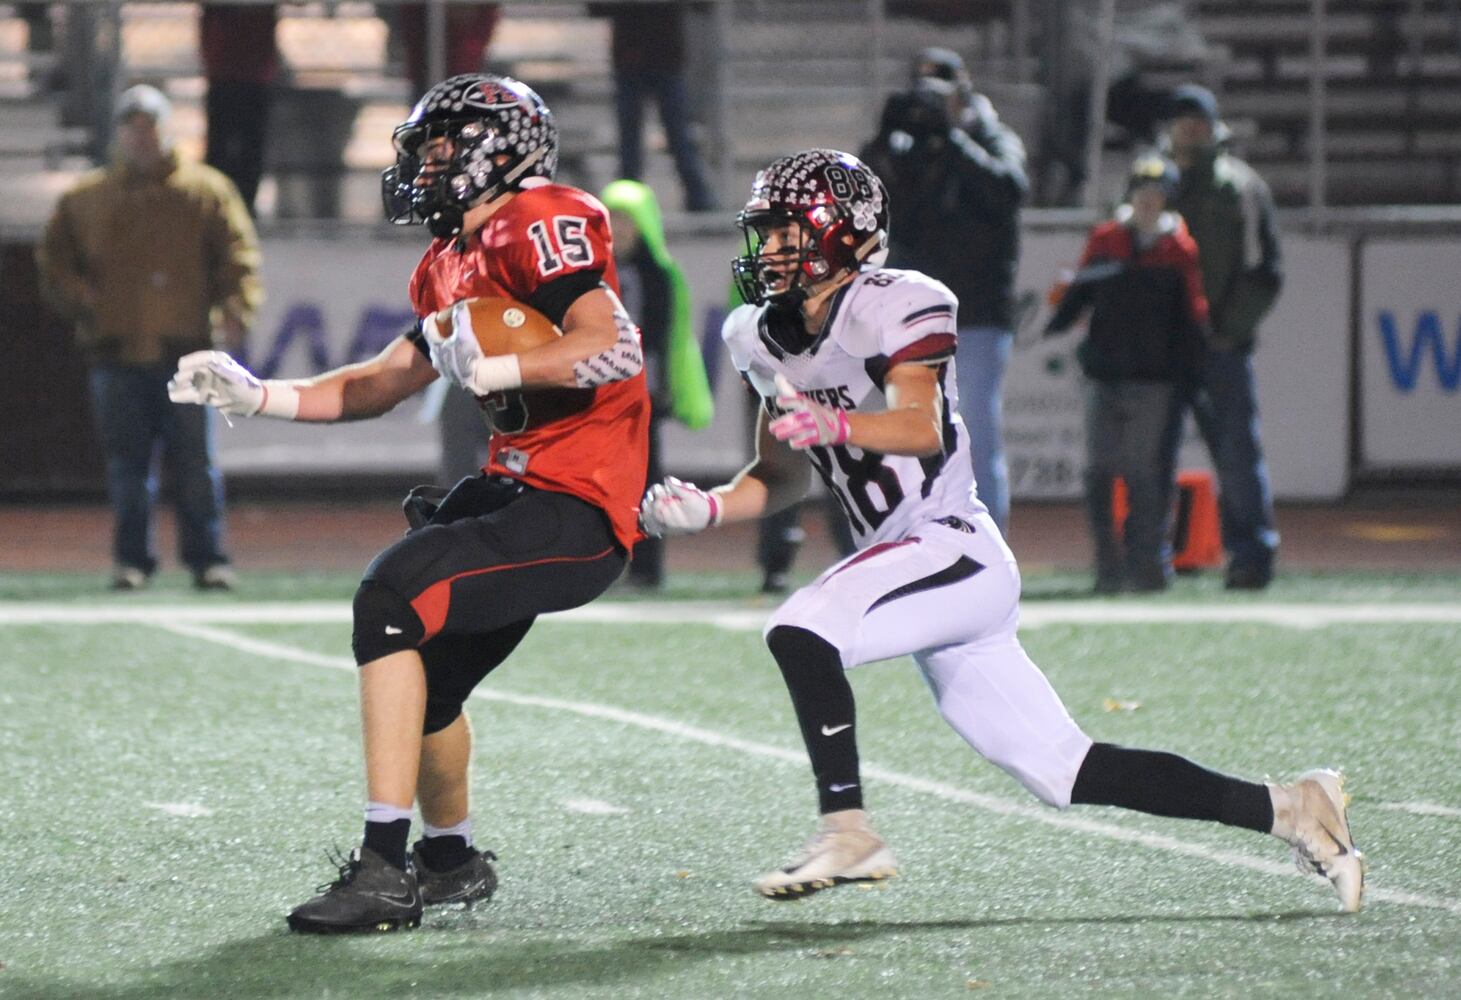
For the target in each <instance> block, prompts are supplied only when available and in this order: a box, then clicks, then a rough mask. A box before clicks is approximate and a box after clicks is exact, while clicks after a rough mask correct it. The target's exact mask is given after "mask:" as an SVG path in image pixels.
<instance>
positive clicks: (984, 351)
mask: <svg viewBox="0 0 1461 1000" xmlns="http://www.w3.org/2000/svg"><path fill="white" fill-rule="evenodd" d="M1012 340H1014V334H1013V333H1012V332H1011V331H1009V330H1005V329H1002V328H1000V327H997V326H965V327H960V328H959V347H958V353H957V354H956V356H955V358H954V368H955V370H956V371H957V372H958V377H959V415H960V416H962V417H963V418H964V426H966V427H968V428H969V444H970V451H971V452H972V453H973V456H974V483H975V487H976V488H977V491H978V494H979V499H980V500H981V501H983V503H984V506H986V507H988V508H989V514H990V516H991V517H993V518H994V523H995V524H997V525H999V530H1000V531H1001V532H1005V533H1008V531H1009V519H1010V482H1009V479H1010V477H1009V466H1008V465H1007V464H1006V462H1005V458H1004V413H1003V408H1004V372H1005V369H1006V368H1008V367H1009V362H1010V342H1011V341H1012Z"/></svg>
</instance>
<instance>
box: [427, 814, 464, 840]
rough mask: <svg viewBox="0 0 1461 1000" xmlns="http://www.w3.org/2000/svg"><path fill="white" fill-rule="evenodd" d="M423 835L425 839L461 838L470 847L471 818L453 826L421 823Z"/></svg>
mask: <svg viewBox="0 0 1461 1000" xmlns="http://www.w3.org/2000/svg"><path fill="white" fill-rule="evenodd" d="M422 825H423V827H424V830H423V833H424V835H425V836H427V837H461V838H462V839H463V840H465V841H466V842H467V846H468V847H471V846H472V817H470V816H468V817H467V818H466V819H464V820H462V821H461V822H460V823H458V824H456V825H455V826H432V825H431V824H430V823H423V824H422Z"/></svg>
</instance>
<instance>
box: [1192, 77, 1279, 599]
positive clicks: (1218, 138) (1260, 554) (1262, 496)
mask: <svg viewBox="0 0 1461 1000" xmlns="http://www.w3.org/2000/svg"><path fill="white" fill-rule="evenodd" d="M1171 115H1172V121H1171V124H1170V125H1169V127H1168V131H1167V143H1168V146H1169V148H1170V150H1171V154H1172V159H1174V160H1175V161H1176V162H1177V166H1178V167H1179V168H1180V169H1181V171H1182V182H1181V185H1180V187H1179V188H1178V190H1177V194H1176V197H1175V198H1173V200H1172V208H1173V209H1174V210H1176V211H1177V212H1180V213H1181V214H1182V217H1183V218H1184V219H1186V220H1187V225H1188V227H1189V228H1190V229H1191V231H1192V238H1193V239H1194V240H1196V241H1197V249H1198V251H1199V253H1200V254H1201V263H1202V283H1203V287H1204V288H1205V289H1206V290H1207V294H1208V300H1209V302H1210V303H1211V305H1212V342H1211V345H1210V350H1209V351H1208V354H1207V359H1206V362H1205V363H1204V365H1203V369H1202V371H1203V375H1202V383H1201V385H1200V386H1199V387H1198V390H1197V391H1196V392H1195V393H1194V394H1193V395H1192V399H1191V403H1192V413H1193V416H1194V417H1195V418H1196V420H1197V429H1198V430H1199V431H1200V432H1201V433H1202V437H1203V440H1204V441H1206V442H1207V449H1208V451H1209V452H1210V453H1211V454H1212V463H1213V466H1214V468H1216V470H1217V476H1218V506H1219V512H1220V516H1221V520H1222V533H1223V548H1224V549H1226V550H1227V553H1228V567H1227V586H1228V587H1229V588H1231V589H1240V590H1259V589H1262V588H1264V587H1266V586H1268V583H1269V581H1270V580H1272V579H1273V562H1274V557H1275V555H1276V554H1277V552H1278V529H1277V525H1276V522H1275V520H1274V516H1273V492H1272V490H1271V489H1270V487H1269V484H1268V466H1267V465H1266V464H1265V462H1264V461H1263V445H1262V444H1261V443H1260V442H1259V438H1258V386H1257V383H1256V381H1255V379H1254V375H1253V348H1254V347H1255V346H1256V345H1257V341H1258V324H1259V322H1260V321H1261V320H1262V319H1263V316H1264V314H1266V313H1267V312H1268V310H1269V309H1271V308H1272V307H1273V303H1274V301H1275V300H1276V299H1277V298H1278V293H1279V289H1280V288H1281V287H1282V285H1283V269H1282V262H1281V260H1280V254H1279V245H1278V227H1277V226H1276V225H1275V223H1274V217H1273V198H1272V196H1270V194H1269V192H1268V185H1267V184H1265V183H1263V179H1262V178H1261V177H1259V176H1258V175H1257V174H1256V173H1254V171H1253V168H1252V167H1250V166H1248V164H1246V163H1244V162H1243V161H1242V160H1240V159H1238V158H1237V157H1236V156H1233V155H1232V154H1230V153H1228V152H1227V151H1226V149H1225V148H1224V146H1225V140H1226V135H1227V129H1226V128H1225V127H1224V126H1223V125H1222V123H1221V122H1220V121H1219V120H1218V106H1217V99H1216V98H1215V97H1213V95H1212V92H1211V91H1209V90H1207V89H1206V88H1204V87H1199V86H1196V85H1194V84H1189V85H1187V86H1183V87H1179V88H1177V90H1176V91H1175V92H1174V94H1173V99H1172V105H1171ZM1179 419H1180V417H1179Z"/></svg>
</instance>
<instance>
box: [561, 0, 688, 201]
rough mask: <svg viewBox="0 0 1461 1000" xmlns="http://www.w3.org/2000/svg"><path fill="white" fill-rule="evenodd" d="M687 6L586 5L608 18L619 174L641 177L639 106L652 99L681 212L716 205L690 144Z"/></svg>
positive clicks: (595, 14)
mask: <svg viewBox="0 0 1461 1000" xmlns="http://www.w3.org/2000/svg"><path fill="white" fill-rule="evenodd" d="M688 7H689V4H687V3H684V2H670V3H645V2H643V0H639V2H636V3H591V4H589V6H588V12H589V15H590V16H592V17H607V18H608V19H609V26H610V32H611V34H612V41H611V43H610V49H611V55H612V58H613V63H614V109H615V112H616V114H617V116H618V119H619V176H620V177H624V178H628V179H629V180H639V179H641V178H642V177H643V176H644V135H643V132H644V103H645V101H647V100H649V99H650V98H651V97H652V98H654V101H655V104H656V105H657V106H658V107H659V120H660V124H661V125H662V126H664V130H665V141H666V142H667V143H669V147H670V155H671V156H673V157H674V159H675V170H676V172H678V173H679V175H680V184H681V185H682V186H683V187H684V189H685V209H686V211H690V212H708V211H711V210H713V209H714V208H715V207H716V198H715V193H714V191H713V190H712V189H711V186H710V181H709V180H708V179H707V178H706V176H705V165H704V163H703V162H702V161H701V158H700V149H699V147H698V146H697V145H696V143H695V131H694V124H693V122H692V114H691V107H690V87H689V81H688V79H687V77H686V59H685V56H686V41H687V38H686V17H687V16H688V14H689V10H688Z"/></svg>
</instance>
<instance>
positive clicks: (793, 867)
mask: <svg viewBox="0 0 1461 1000" xmlns="http://www.w3.org/2000/svg"><path fill="white" fill-rule="evenodd" d="M897 874H898V862H897V860H896V859H894V857H893V852H892V851H890V850H888V845H887V844H885V843H884V842H883V838H882V837H879V836H878V835H877V833H876V832H875V831H874V830H873V828H872V827H871V826H870V825H868V820H867V813H866V812H865V811H864V810H862V809H843V810H840V811H838V812H831V813H827V814H826V815H824V816H823V817H822V819H821V821H820V822H819V823H818V824H817V832H816V833H815V834H814V835H813V836H812V839H811V840H808V841H807V842H806V844H805V846H803V847H802V849H801V853H800V854H798V855H797V856H796V857H795V858H794V859H793V860H791V861H790V862H788V863H787V864H786V865H785V867H782V868H778V869H777V870H776V871H774V872H769V873H767V874H766V875H763V876H761V878H759V879H757V880H756V891H757V892H759V893H760V894H761V895H763V896H765V897H766V898H767V899H777V900H783V899H801V898H802V897H804V896H810V895H811V894H812V893H814V892H817V891H819V890H821V889H831V888H832V887H834V886H839V885H846V884H847V883H849V882H878V881H881V880H883V879H888V878H892V877H893V876H895V875H897Z"/></svg>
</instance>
